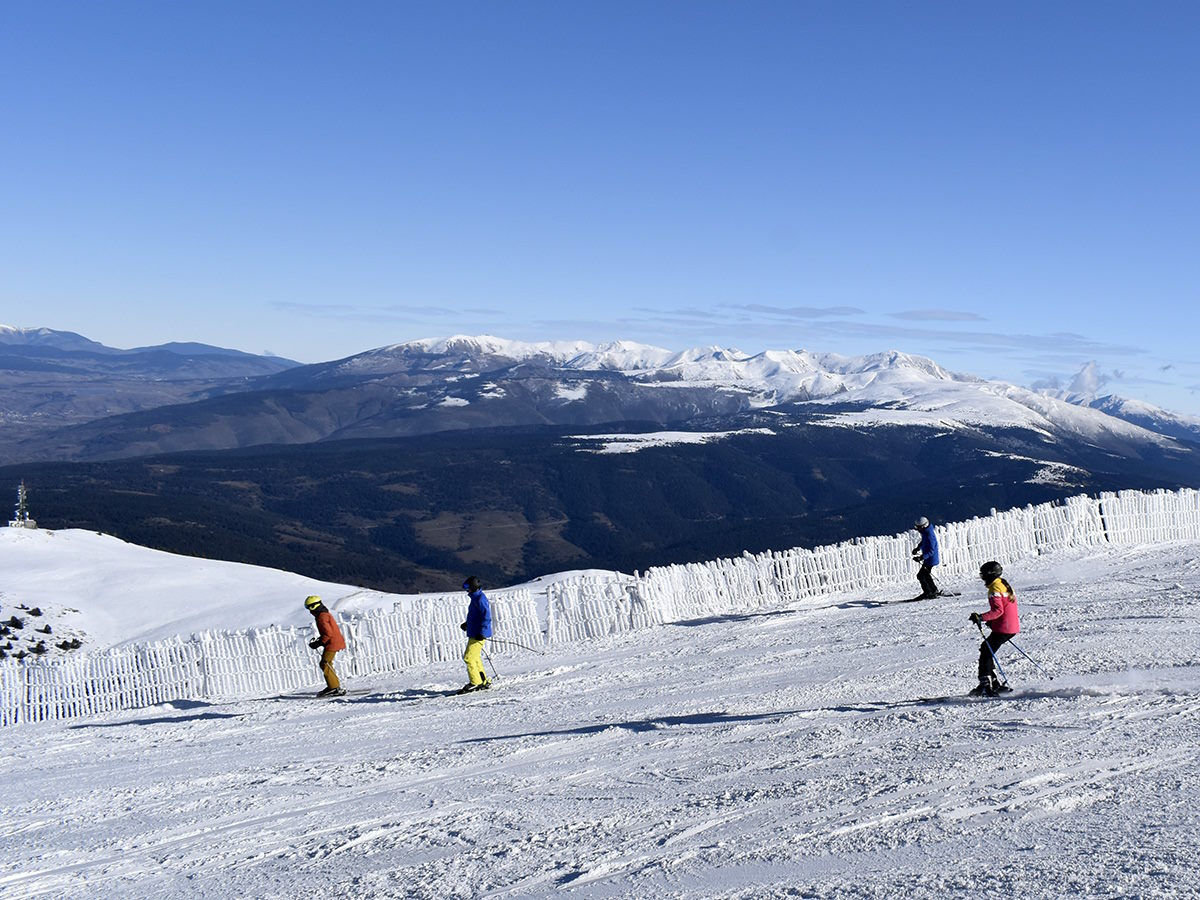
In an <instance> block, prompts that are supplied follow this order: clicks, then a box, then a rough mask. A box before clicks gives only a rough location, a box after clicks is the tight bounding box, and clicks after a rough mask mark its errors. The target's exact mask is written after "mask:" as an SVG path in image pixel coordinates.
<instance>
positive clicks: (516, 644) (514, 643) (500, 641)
mask: <svg viewBox="0 0 1200 900" xmlns="http://www.w3.org/2000/svg"><path fill="white" fill-rule="evenodd" d="M488 640H489V641H491V642H492V643H493V644H507V645H508V646H510V647H520V648H521V649H522V650H528V651H530V652H531V653H540V654H542V655H543V656H544V655H545V654H546V651H545V650H539V649H537V648H536V647H529V646H526V645H525V644H522V643H520V642H519V641H506V640H504V638H498V637H490V638H488Z"/></svg>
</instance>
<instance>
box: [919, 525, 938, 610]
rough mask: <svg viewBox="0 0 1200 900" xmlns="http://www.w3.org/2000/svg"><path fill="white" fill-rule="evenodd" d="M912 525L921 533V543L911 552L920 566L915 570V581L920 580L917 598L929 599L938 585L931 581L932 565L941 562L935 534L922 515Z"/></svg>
mask: <svg viewBox="0 0 1200 900" xmlns="http://www.w3.org/2000/svg"><path fill="white" fill-rule="evenodd" d="M913 527H915V528H916V529H917V531H918V532H920V534H921V543H919V544H917V546H915V547H913V552H912V555H913V559H914V560H916V561H917V562H919V563H920V564H921V568H920V569H918V570H917V581H919V582H921V596H920V597H918V598H917V599H918V600H930V599H932V598H934V597H936V596H937V595H938V593H939V591H938V586H937V585H936V584H934V583H933V574H932V569H933V567H934V566H936V565H937V564H938V563H939V562H941V559H940V558H939V556H938V540H937V535H936V534H934V533H933V526H932V525H930V524H929V520H928V519H927V518H925V517H924V516H921V517H920V518H919V519H917V521H916V522H914V523H913Z"/></svg>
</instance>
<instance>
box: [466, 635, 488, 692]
mask: <svg viewBox="0 0 1200 900" xmlns="http://www.w3.org/2000/svg"><path fill="white" fill-rule="evenodd" d="M484 640H485V639H484V638H467V649H466V650H465V651H464V652H463V662H465V663H466V664H467V678H468V680H470V682H471V684H483V683H484V682H485V681H487V675H485V674H484V671H483V659H482V654H483V642H484Z"/></svg>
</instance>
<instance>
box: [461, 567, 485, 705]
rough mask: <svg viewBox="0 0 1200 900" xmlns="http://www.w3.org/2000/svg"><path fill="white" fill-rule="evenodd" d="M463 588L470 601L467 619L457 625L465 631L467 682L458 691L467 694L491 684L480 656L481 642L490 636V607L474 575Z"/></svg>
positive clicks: (465, 582) (464, 658) (464, 583)
mask: <svg viewBox="0 0 1200 900" xmlns="http://www.w3.org/2000/svg"><path fill="white" fill-rule="evenodd" d="M463 590H464V591H466V592H467V595H468V596H469V597H470V598H471V603H470V605H469V606H468V607H467V620H466V621H465V622H463V623H462V625H460V626H459V627H460V628H462V630H463V631H465V632H466V633H467V649H466V651H465V652H464V653H463V662H465V663H466V664H467V683H466V684H465V685H463V686H462V688H461V689H460V690H459V693H460V694H468V693H470V692H471V691H481V690H486V689H487V688H490V687H491V686H492V683H491V681H489V680H488V677H487V673H486V672H484V671H483V659H482V658H481V656H482V654H483V642H484V641H485V640H486V639H487V638H490V637H491V636H492V607H491V604H489V603H488V598H487V594H485V593H484V592H483V587H482V585H480V583H479V579H478V578H476V577H475V576H474V575H472V576H471V577H470V578H468V579H467V580H466V581H464V582H463Z"/></svg>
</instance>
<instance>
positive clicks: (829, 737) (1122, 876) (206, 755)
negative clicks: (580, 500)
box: [0, 543, 1200, 898]
mask: <svg viewBox="0 0 1200 900" xmlns="http://www.w3.org/2000/svg"><path fill="white" fill-rule="evenodd" d="M1198 550H1200V545H1198V544H1196V543H1178V544H1169V545H1159V546H1138V547H1135V548H1132V549H1128V548H1126V549H1120V550H1112V549H1110V550H1104V551H1076V552H1074V553H1071V554H1066V555H1061V554H1060V555H1056V556H1051V557H1043V558H1040V559H1038V560H1036V561H1034V562H1031V563H1027V564H1022V565H1021V566H1020V567H1013V568H1011V569H1010V571H1008V572H1007V573H1006V574H1007V575H1008V576H1009V577H1010V580H1011V581H1012V583H1013V585H1014V586H1015V587H1016V589H1017V591H1018V596H1019V599H1020V601H1021V609H1022V625H1023V634H1022V635H1021V637H1019V638H1018V643H1019V644H1020V645H1021V647H1022V648H1023V649H1025V650H1026V651H1027V652H1028V653H1030V654H1031V655H1033V656H1034V657H1035V658H1036V659H1037V661H1038V662H1039V663H1041V665H1042V666H1043V667H1045V668H1046V669H1047V670H1049V671H1050V672H1052V673H1054V674H1055V676H1056V677H1054V678H1053V680H1051V679H1050V678H1048V677H1046V676H1045V675H1042V674H1041V673H1039V672H1038V671H1037V670H1036V669H1034V668H1033V667H1032V666H1031V665H1030V664H1029V663H1027V662H1026V661H1025V660H1024V659H1022V658H1021V657H1020V656H1019V655H1018V654H1017V653H1016V652H1015V651H1012V650H1010V649H1009V650H1006V651H1005V652H1004V653H1003V654H1002V657H1001V661H1002V663H1003V664H1004V666H1005V668H1006V670H1007V672H1008V675H1009V677H1010V679H1011V680H1012V681H1013V683H1014V684H1015V685H1016V686H1017V689H1018V690H1017V692H1016V693H1014V694H1012V695H1009V696H1006V697H1004V698H1000V699H997V700H991V701H973V700H965V699H955V700H951V701H946V702H940V703H925V702H921V701H920V699H919V698H921V697H926V696H931V695H948V694H953V695H957V694H960V693H961V692H964V691H965V690H966V689H967V688H969V687H970V685H971V683H972V682H973V680H974V674H973V673H974V667H975V656H976V652H977V646H978V633H977V632H975V631H974V629H973V628H972V627H971V626H970V625H969V623H968V622H967V615H968V613H969V612H971V611H972V610H974V609H982V608H983V607H984V606H985V601H984V599H983V591H982V586H981V584H980V583H979V582H977V581H976V582H966V581H964V582H962V583H951V584H948V585H946V586H947V587H952V588H955V589H959V590H962V592H963V593H962V596H961V597H955V598H943V599H939V600H937V601H932V602H924V603H883V602H882V601H884V600H893V599H896V598H899V597H904V596H909V595H910V594H911V593H912V588H913V585H912V584H908V583H904V584H898V585H896V586H895V590H894V592H891V591H889V592H888V594H887V596H884V595H883V594H882V593H881V594H873V595H870V596H850V595H836V596H831V597H830V598H829V602H828V604H826V605H824V606H822V607H820V608H818V609H807V610H799V609H781V610H770V611H761V612H756V613H753V614H745V615H732V616H724V617H714V618H711V619H705V620H697V621H689V622H682V623H678V624H675V625H670V626H664V627H662V628H659V629H655V630H652V631H649V632H642V633H638V634H632V635H626V636H622V637H614V638H607V639H603V640H596V641H592V642H586V643H579V644H578V645H574V646H565V647H554V648H552V649H551V650H550V651H549V652H548V653H547V654H546V655H545V656H537V655H534V654H527V655H524V656H520V657H517V658H515V659H514V658H512V657H509V658H506V659H505V660H504V662H503V664H502V667H501V668H500V670H499V672H497V673H495V674H496V680H497V687H496V689H494V690H493V691H491V692H489V693H487V694H477V695H471V696H467V697H456V698H451V697H445V696H442V695H441V692H443V691H447V690H449V689H452V688H454V687H457V686H458V685H459V684H460V683H461V682H462V680H463V675H462V672H461V671H460V669H461V666H459V665H458V664H442V665H438V666H434V667H429V668H426V669H421V670H418V671H414V672H411V673H408V674H407V675H405V676H404V677H402V678H396V679H395V680H392V681H387V682H377V683H374V684H361V683H360V684H356V685H351V686H352V687H357V688H359V689H362V688H370V689H372V690H371V692H370V693H361V694H357V695H352V696H350V697H348V698H346V699H344V700H339V701H315V700H310V699H307V698H284V699H271V700H262V701H246V702H237V703H229V704H218V705H200V704H195V703H193V704H179V705H167V706H162V707H158V708H152V709H143V710H138V711H135V712H130V713H126V714H121V715H119V716H115V717H112V718H106V719H102V720H96V721H88V722H79V723H74V724H68V723H58V724H56V723H44V724H34V725H29V726H25V727H21V728H15V729H6V730H5V732H4V734H3V738H4V744H3V749H2V750H0V775H2V777H3V785H4V790H3V791H2V792H0V851H2V852H0V896H4V897H6V898H10V897H11V898H25V897H87V898H110V897H111V898H116V897H122V898H123V897H145V898H173V897H213V898H217V897H220V898H228V897H260V898H268V897H269V898H304V897H342V898H383V897H412V898H446V897H494V898H501V897H513V898H515V897H547V896H576V897H638V898H646V897H723V898H751V897H753V898H759V897H826V898H868V897H869V898H888V897H897V898H899V897H905V898H912V897H968V896H970V897H991V898H996V897H1017V896H1020V897H1022V898H1036V897H1139V898H1157V897H1162V898H1168V897H1170V898H1175V897H1192V896H1197V885H1200V853H1198V850H1197V848H1200V816H1198V815H1197V813H1196V809H1197V801H1198V800H1200V774H1198V771H1197V766H1196V759H1197V757H1198V755H1200V669H1198V668H1197V664H1196V655H1197V649H1198V648H1200V599H1198V596H1200V562H1198V561H1197V551H1198ZM497 662H498V664H499V660H498V661H497Z"/></svg>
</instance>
